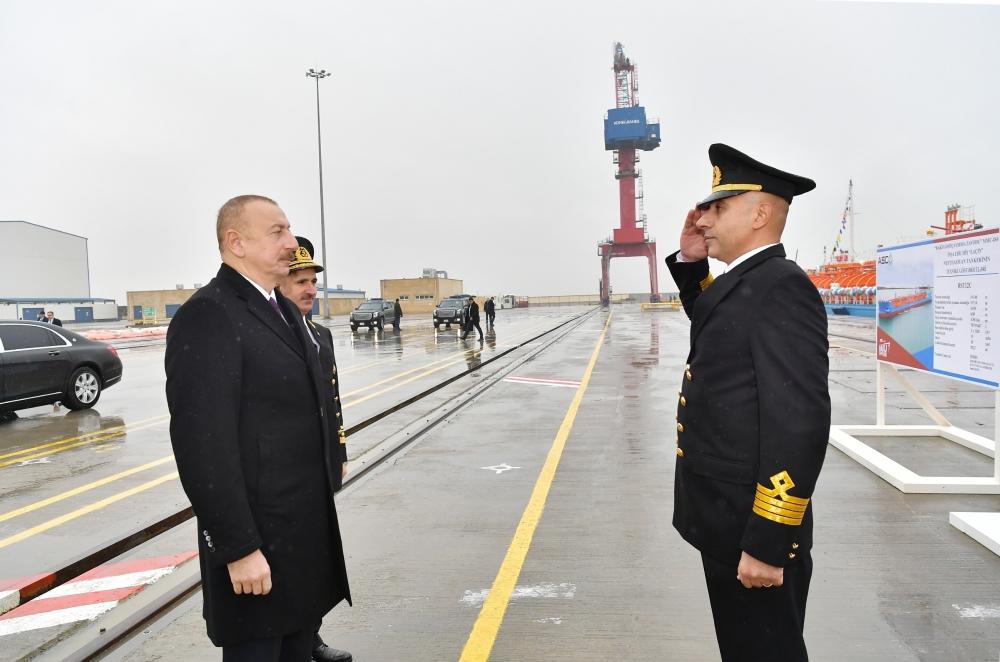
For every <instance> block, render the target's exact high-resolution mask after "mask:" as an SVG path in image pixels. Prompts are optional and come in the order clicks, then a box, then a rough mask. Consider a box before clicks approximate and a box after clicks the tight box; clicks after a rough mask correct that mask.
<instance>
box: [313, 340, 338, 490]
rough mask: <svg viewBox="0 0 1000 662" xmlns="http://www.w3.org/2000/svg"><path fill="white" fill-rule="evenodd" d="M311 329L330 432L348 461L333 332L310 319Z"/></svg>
mask: <svg viewBox="0 0 1000 662" xmlns="http://www.w3.org/2000/svg"><path fill="white" fill-rule="evenodd" d="M309 330H310V331H311V332H312V334H313V336H314V337H315V338H316V341H317V342H318V343H319V365H320V373H321V374H322V375H323V379H324V381H325V382H326V387H327V393H326V404H327V412H328V417H329V418H328V419H327V420H329V421H330V422H331V425H330V434H331V435H333V438H335V439H336V440H337V441H336V443H337V444H338V445H339V446H340V461H341V463H343V462H347V435H346V434H344V408H343V406H342V405H341V402H340V377H339V376H338V375H337V356H336V354H334V351H333V334H332V333H330V329H328V328H326V327H325V326H322V325H320V324H315V323H313V322H312V320H310V321H309ZM341 475H342V474H341V473H340V472H338V474H337V481H336V488H337V489H338V490H339V489H340V487H341V481H342V479H341Z"/></svg>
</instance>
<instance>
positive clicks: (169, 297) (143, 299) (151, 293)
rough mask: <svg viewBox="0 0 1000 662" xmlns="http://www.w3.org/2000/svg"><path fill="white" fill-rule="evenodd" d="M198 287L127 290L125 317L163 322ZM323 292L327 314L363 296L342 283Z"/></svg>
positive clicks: (316, 307)
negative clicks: (328, 307) (327, 305)
mask: <svg viewBox="0 0 1000 662" xmlns="http://www.w3.org/2000/svg"><path fill="white" fill-rule="evenodd" d="M200 287H201V284H200V283H195V284H194V287H193V288H185V287H184V286H183V285H178V286H177V287H175V288H174V289H172V290H140V291H133V292H127V293H126V297H127V298H128V320H129V322H131V323H132V324H134V325H140V324H141V325H161V324H167V323H169V321H170V318H172V317H173V316H174V314H175V313H176V312H177V309H178V308H180V307H181V304H183V303H184V302H185V301H187V300H188V299H190V298H191V295H193V294H194V293H195V292H197V291H198V288H200ZM318 289H319V291H318V292H317V293H316V300H315V301H313V315H314V316H317V317H319V316H322V314H323V290H322V288H318ZM327 292H328V293H329V299H330V314H331V315H346V314H348V313H349V312H351V311H352V310H354V309H355V308H356V307H357V306H359V305H361V303H362V302H363V301H364V300H365V292H364V290H345V289H344V288H343V286H342V285H337V287H331V288H328V289H327Z"/></svg>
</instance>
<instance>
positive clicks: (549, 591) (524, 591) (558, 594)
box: [460, 582, 576, 607]
mask: <svg viewBox="0 0 1000 662" xmlns="http://www.w3.org/2000/svg"><path fill="white" fill-rule="evenodd" d="M489 594H490V589H488V588H484V589H483V590H481V591H466V592H465V595H463V596H462V599H461V600H460V602H463V603H465V604H467V605H469V606H471V607H479V606H481V605H482V604H483V602H485V601H486V597H487V596H488V595H489ZM575 595H576V584H570V583H565V582H564V583H562V584H552V583H550V582H546V583H544V584H535V585H534V586H516V587H514V593H513V594H512V595H511V596H510V599H511V600H518V599H524V598H563V599H566V600H571V599H572V598H573V597H574V596H575Z"/></svg>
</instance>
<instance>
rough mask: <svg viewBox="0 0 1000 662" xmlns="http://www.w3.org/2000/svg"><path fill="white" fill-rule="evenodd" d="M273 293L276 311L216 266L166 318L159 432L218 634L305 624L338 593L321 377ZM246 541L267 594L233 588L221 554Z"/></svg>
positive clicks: (231, 553) (335, 479)
mask: <svg viewBox="0 0 1000 662" xmlns="http://www.w3.org/2000/svg"><path fill="white" fill-rule="evenodd" d="M275 297H276V300H277V301H278V303H279V305H280V306H281V308H282V310H283V311H284V317H285V319H286V320H288V323H286V322H285V321H283V320H282V319H281V317H280V316H279V315H278V314H277V312H276V311H275V310H273V309H272V308H271V307H270V306H269V305H268V302H267V300H265V299H264V297H263V296H262V295H261V294H260V292H259V291H258V290H257V289H256V288H254V286H253V285H252V284H251V283H250V282H249V281H248V280H246V279H245V278H244V277H243V276H241V275H240V274H239V273H238V272H236V271H235V270H233V269H232V268H230V267H229V266H226V265H223V266H222V267H221V268H220V269H219V273H218V275H217V276H216V277H215V278H214V279H212V281H211V282H209V283H208V284H207V285H205V286H204V287H202V288H201V289H199V290H198V291H197V292H196V293H195V294H194V296H192V297H191V299H190V300H188V301H187V303H185V304H184V305H182V306H181V307H180V309H179V310H178V311H177V313H176V315H175V316H174V318H173V320H172V321H171V323H170V328H169V329H168V331H167V350H166V373H167V403H168V405H169V408H170V415H171V420H170V440H171V443H172V444H173V448H174V455H175V457H176V459H177V468H178V471H179V473H180V479H181V484H182V485H183V487H184V491H185V493H186V494H187V496H188V498H189V499H190V500H191V505H192V506H193V507H194V512H195V515H196V516H197V521H198V551H199V553H200V563H201V572H202V582H203V583H202V594H203V598H204V616H205V621H206V623H207V625H208V635H209V637H210V638H211V640H212V642H213V643H215V644H216V645H217V646H221V645H232V644H238V643H241V642H244V641H247V640H250V639H262V638H270V637H277V636H282V635H284V634H288V633H292V632H296V631H301V630H303V629H306V628H311V627H315V626H318V625H319V623H320V620H321V619H322V617H323V615H324V614H326V612H328V611H329V610H330V609H331V608H333V606H334V605H336V604H337V603H338V602H340V601H341V600H345V599H346V600H348V601H350V590H349V588H348V583H347V571H346V569H345V565H344V553H343V548H342V545H341V539H340V529H339V526H338V523H337V512H336V508H335V507H334V502H333V492H334V491H335V489H336V486H338V485H339V477H340V463H339V459H340V449H339V448H337V447H336V436H335V435H333V436H331V435H330V434H329V431H328V424H327V417H328V413H327V407H326V394H327V393H328V390H327V388H326V385H325V383H324V376H323V375H321V374H320V365H319V361H318V359H317V356H316V351H315V347H314V346H313V345H312V343H311V342H310V341H309V339H308V338H307V336H306V335H305V334H306V332H307V331H306V326H305V324H304V323H302V318H301V316H300V315H299V313H298V311H297V310H296V309H295V308H294V307H293V306H292V305H291V303H290V302H288V301H287V300H286V299H285V298H284V297H282V296H281V294H280V293H279V292H277V291H275ZM306 343H308V346H307V345H306ZM307 348H308V349H307ZM331 440H332V442H331ZM255 549H260V550H261V551H262V552H263V554H264V557H265V558H266V559H267V561H268V564H269V565H270V567H271V577H272V582H273V588H272V590H271V593H270V594H269V595H266V596H254V595H235V594H234V593H233V588H232V584H231V583H230V579H229V571H228V569H227V567H226V564H227V563H229V562H231V561H235V560H237V559H240V558H242V557H244V556H246V555H247V554H249V553H250V552H252V551H254V550H255Z"/></svg>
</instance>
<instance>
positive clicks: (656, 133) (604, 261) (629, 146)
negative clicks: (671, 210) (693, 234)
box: [597, 43, 660, 305]
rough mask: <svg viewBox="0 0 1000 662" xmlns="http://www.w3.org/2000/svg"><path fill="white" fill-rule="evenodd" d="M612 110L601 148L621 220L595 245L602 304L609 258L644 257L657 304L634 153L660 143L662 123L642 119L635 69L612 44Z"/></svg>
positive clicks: (607, 291) (652, 248)
mask: <svg viewBox="0 0 1000 662" xmlns="http://www.w3.org/2000/svg"><path fill="white" fill-rule="evenodd" d="M614 72H615V107H614V108H612V109H610V110H608V113H607V116H606V117H605V118H604V149H605V150H608V151H613V152H614V163H615V164H616V165H617V166H618V170H617V171H616V172H615V179H617V180H618V199H619V200H618V205H619V210H620V220H619V223H618V227H617V228H615V229H614V230H613V231H612V235H611V236H610V237H608V238H607V239H605V240H604V241H602V242H601V243H600V244H598V248H597V254H598V255H599V256H600V257H601V303H602V304H604V305H607V304H609V303H610V302H611V281H610V279H609V276H608V271H609V267H610V265H611V258H614V257H645V258H646V259H647V260H649V300H650V301H652V302H656V301H659V300H660V283H659V278H658V277H657V271H656V242H655V241H650V239H649V233H648V231H647V229H646V213H645V212H644V211H643V205H642V200H643V190H642V170H638V169H637V168H636V167H635V164H636V163H637V162H638V161H639V155H638V154H637V153H636V152H637V150H641V151H649V150H653V149H656V148H657V147H659V145H660V123H659V122H658V121H655V120H651V121H649V122H647V121H646V109H645V108H643V107H642V106H640V105H639V81H638V78H637V72H636V65H635V63H633V62H632V61H631V60H629V58H627V57H625V50H624V48H623V47H622V45H621V43H616V44H615V57H614Z"/></svg>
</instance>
